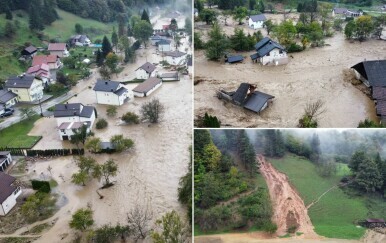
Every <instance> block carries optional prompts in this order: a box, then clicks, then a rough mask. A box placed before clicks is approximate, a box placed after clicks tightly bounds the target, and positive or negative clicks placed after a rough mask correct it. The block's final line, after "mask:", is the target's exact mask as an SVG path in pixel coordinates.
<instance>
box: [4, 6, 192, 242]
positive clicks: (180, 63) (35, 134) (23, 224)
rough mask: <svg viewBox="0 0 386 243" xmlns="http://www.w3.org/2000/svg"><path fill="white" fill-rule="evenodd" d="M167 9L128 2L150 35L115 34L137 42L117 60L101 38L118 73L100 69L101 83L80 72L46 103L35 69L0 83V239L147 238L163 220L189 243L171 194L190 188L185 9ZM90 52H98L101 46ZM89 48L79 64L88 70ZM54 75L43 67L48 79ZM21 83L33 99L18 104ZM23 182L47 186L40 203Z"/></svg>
mask: <svg viewBox="0 0 386 243" xmlns="http://www.w3.org/2000/svg"><path fill="white" fill-rule="evenodd" d="M177 2H178V1H177ZM177 5H178V6H177V8H175V7H176V6H174V7H171V6H170V5H163V4H160V5H156V4H154V5H146V6H145V5H144V6H142V7H141V6H136V8H138V11H140V13H141V14H142V16H137V15H135V14H133V15H135V18H132V19H136V21H143V18H144V16H143V12H147V13H146V14H148V15H149V16H148V18H149V20H150V23H151V35H150V36H145V37H137V39H136V38H135V37H133V36H129V37H121V38H127V39H128V40H129V43H131V45H132V44H133V43H137V42H138V47H137V49H135V50H134V51H133V52H134V54H131V55H134V56H135V58H134V59H132V60H131V61H129V62H126V61H125V62H124V61H123V60H124V59H126V57H127V52H128V51H130V50H128V49H124V48H123V50H122V49H121V48H118V46H117V43H116V44H113V42H114V40H112V41H111V42H112V44H111V45H112V48H111V53H112V54H111V53H110V54H108V55H112V56H113V55H116V56H117V60H118V61H117V66H116V68H117V69H119V72H114V70H113V69H110V67H108V69H110V71H111V73H110V74H109V75H106V74H105V73H103V71H101V69H104V68H105V65H107V64H105V65H102V66H101V67H97V66H96V65H95V64H94V66H93V65H91V66H90V68H89V72H90V73H89V75H88V76H87V77H84V78H79V80H77V83H76V85H74V86H72V87H70V88H69V89H68V90H67V91H66V92H64V93H62V94H60V95H58V96H57V97H56V96H54V97H48V96H49V95H48V94H47V93H46V89H44V94H43V90H40V89H41V87H42V86H44V85H45V84H44V81H43V78H42V76H44V75H41V73H42V72H39V73H38V74H36V75H35V74H33V76H32V75H31V76H30V75H29V74H23V73H15V74H14V78H13V79H12V81H10V80H11V78H6V80H5V86H4V87H5V88H4V89H3V90H1V91H0V92H2V93H0V94H1V95H2V96H0V98H7V100H6V101H5V103H4V104H3V103H1V104H0V107H1V108H3V109H4V111H3V110H1V111H2V113H1V114H5V112H8V113H10V114H9V115H3V116H1V118H0V129H1V130H0V144H1V146H0V168H1V169H0V178H1V180H0V188H1V190H0V204H1V207H0V208H1V209H2V210H0V212H2V213H1V214H0V224H1V228H0V242H123V241H125V242H153V241H154V239H156V238H157V237H161V239H162V237H164V236H163V235H162V231H163V229H165V227H168V225H164V224H162V223H157V220H162V219H164V218H165V217H174V218H173V219H174V220H175V221H171V223H175V224H178V227H179V228H178V229H179V230H177V231H176V232H175V234H176V235H175V236H176V237H178V238H179V239H180V240H181V242H191V230H190V227H191V223H190V220H191V219H189V217H188V210H190V207H189V205H188V204H187V203H186V200H185V203H183V201H184V200H183V199H181V196H180V194H181V193H180V191H181V190H184V187H186V186H189V185H188V184H191V180H190V179H185V182H183V178H184V176H185V175H187V174H188V175H189V170H190V168H191V167H190V165H189V164H190V163H191V159H190V157H191V153H190V146H191V143H192V142H191V140H192V134H191V129H192V126H193V124H192V119H191V117H192V110H193V108H192V99H193V98H192V54H193V53H192V47H193V46H192V35H191V30H190V28H191V26H192V25H191V23H189V22H190V21H191V12H192V11H191V6H189V4H188V5H187V4H186V3H185V2H183V3H182V1H181V3H177ZM144 9H145V10H144ZM176 9H177V10H176ZM61 13H62V12H61ZM2 15H4V14H2ZM0 16H1V15H0ZM141 17H142V20H141ZM145 19H146V17H145ZM128 21H130V20H128ZM137 23H138V22H137ZM189 24H190V25H189ZM126 26H127V24H126V23H125V28H127V27H126ZM129 26H130V24H129ZM110 27H111V29H112V28H113V27H112V24H111V26H110ZM133 31H135V30H133ZM124 33H126V30H125V31H124ZM66 38H70V36H67V37H66ZM107 38H108V39H109V38H110V36H107ZM138 38H142V39H138ZM87 39H88V38H87ZM90 39H91V40H89V41H90V43H88V44H87V47H86V45H84V47H79V45H80V44H79V43H78V44H77V45H76V46H71V45H69V44H67V45H66V44H65V45H64V46H65V47H66V48H69V52H68V55H69V56H71V54H73V51H72V50H79V49H83V48H84V49H85V50H86V48H87V50H88V48H90V49H92V48H91V46H92V45H93V44H94V40H95V39H92V38H90ZM121 40H122V39H120V40H119V44H118V45H121ZM155 40H156V41H155ZM159 41H161V42H160V44H159V45H158V43H157V42H159ZM123 43H125V41H124V40H123ZM122 45H124V44H122ZM82 46H83V44H82ZM96 46H97V47H99V50H100V51H102V50H103V49H104V43H102V44H100V46H99V45H97V44H96ZM93 50H94V51H95V52H94V54H95V55H93V56H92V57H91V58H90V56H89V57H88V58H89V59H91V64H92V63H93V62H98V61H97V59H98V55H99V54H98V52H99V51H96V50H98V48H93ZM40 52H43V53H47V51H37V54H36V55H37V56H39V55H42V54H43V53H42V54H40ZM51 55H52V53H51ZM54 55H57V54H56V53H54ZM33 58H34V57H31V59H33ZM61 59H62V61H63V59H65V57H63V58H61ZM89 61H90V60H89ZM105 62H109V61H108V57H106V61H105ZM60 65H63V64H60ZM42 66H43V68H45V67H44V65H41V66H40V68H41V67H42ZM64 68H65V70H66V71H67V70H68V68H67V67H66V63H65V64H64ZM114 68H115V67H114ZM59 70H60V68H59V69H58V70H56V69H55V70H50V71H51V74H53V73H55V74H56V79H58V78H59V77H58V76H59V75H57V74H58V72H60V71H59ZM0 72H1V71H0ZM43 73H44V72H43ZM30 77H31V78H30ZM23 79H24V80H23ZM26 79H29V81H26ZM53 80H55V79H54V77H51V78H50V82H52V81H53ZM58 82H59V81H58V80H56V83H58ZM19 83H20V84H21V85H19ZM54 83H55V82H52V84H54ZM52 84H51V83H50V84H49V85H52ZM23 85H30V86H29V89H28V90H29V91H30V93H29V94H30V97H32V98H36V99H34V100H33V101H31V102H23V101H22V100H20V98H21V97H22V95H21V94H20V92H21V91H20V90H21V89H22V88H23V87H22V86H23ZM35 85H36V87H35ZM40 92H41V94H40ZM3 93H4V95H3ZM35 93H38V94H36V97H33V95H35ZM31 94H33V95H31ZM46 97H48V98H46ZM0 100H1V99H0ZM2 101H3V100H2ZM151 105H153V106H151ZM146 108H148V109H147V110H146ZM3 112H4V113H3ZM146 112H147V113H146ZM41 113H42V117H40V114H41ZM150 113H151V114H150ZM145 114H148V115H147V116H146V115H145ZM149 114H150V115H149ZM154 116H156V117H157V118H156V119H154ZM123 117H129V118H128V119H127V120H124V119H123ZM101 120H103V121H101ZM102 123H104V124H107V125H100V124H102ZM99 126H101V127H99ZM23 132H24V133H25V134H23ZM113 138H115V140H114V139H113ZM75 139H78V141H77V142H74V140H75ZM93 142H94V144H92V143H93ZM25 144H29V145H30V146H27V147H26V146H25ZM89 144H91V145H89ZM83 162H84V163H89V164H88V165H87V166H86V167H87V169H84V168H85V167H84V164H83V167H82V163H83ZM86 171H87V172H86ZM31 181H38V184H44V183H45V182H46V183H48V184H49V186H48V188H49V190H48V191H49V193H48V195H47V194H46V193H43V192H41V190H43V191H44V190H46V189H41V188H42V187H44V186H42V187H39V186H37V187H35V186H36V185H31ZM35 183H36V182H35ZM33 184H34V183H33ZM45 186H47V185H45ZM190 188H191V187H190ZM187 195H188V196H189V195H190V193H187ZM26 204H27V205H26ZM3 209H4V210H3ZM169 226H171V225H169ZM173 237H174V236H173ZM158 239H159V238H158Z"/></svg>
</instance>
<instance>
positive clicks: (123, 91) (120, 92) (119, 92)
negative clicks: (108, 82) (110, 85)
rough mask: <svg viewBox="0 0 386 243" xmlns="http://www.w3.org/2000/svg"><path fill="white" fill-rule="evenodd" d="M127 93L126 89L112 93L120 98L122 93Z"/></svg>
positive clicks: (122, 88)
mask: <svg viewBox="0 0 386 243" xmlns="http://www.w3.org/2000/svg"><path fill="white" fill-rule="evenodd" d="M127 91H128V89H126V88H125V87H121V88H120V89H118V90H117V91H115V92H114V94H116V95H118V96H120V95H122V94H124V93H126V92H127Z"/></svg>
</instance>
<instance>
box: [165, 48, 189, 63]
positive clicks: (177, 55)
mask: <svg viewBox="0 0 386 243" xmlns="http://www.w3.org/2000/svg"><path fill="white" fill-rule="evenodd" d="M186 55H187V54H186V53H185V52H180V51H178V50H177V51H167V52H164V56H165V57H166V61H167V62H168V63H169V64H170V65H175V66H177V65H183V64H185V63H186Z"/></svg>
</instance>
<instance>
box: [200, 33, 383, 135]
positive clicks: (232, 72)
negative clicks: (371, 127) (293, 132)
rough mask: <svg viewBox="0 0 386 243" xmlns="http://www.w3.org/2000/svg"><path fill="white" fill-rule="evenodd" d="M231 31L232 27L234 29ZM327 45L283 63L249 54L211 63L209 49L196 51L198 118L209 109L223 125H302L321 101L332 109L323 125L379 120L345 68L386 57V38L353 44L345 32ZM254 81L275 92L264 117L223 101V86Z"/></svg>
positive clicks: (253, 82)
mask: <svg viewBox="0 0 386 243" xmlns="http://www.w3.org/2000/svg"><path fill="white" fill-rule="evenodd" d="M228 32H229V31H228ZM325 42H326V44H327V46H325V47H322V48H311V49H307V50H306V51H303V52H300V53H291V54H290V55H291V57H292V58H290V62H289V63H288V64H287V65H283V66H270V67H267V66H261V65H259V64H256V63H252V61H251V59H250V57H249V55H250V54H252V53H254V52H253V51H252V52H244V53H241V54H242V55H243V56H245V60H244V62H243V63H240V64H233V65H230V64H224V63H220V62H212V61H208V60H207V59H206V57H205V54H204V52H203V51H195V79H196V80H201V82H200V83H199V84H197V85H195V86H194V92H195V95H194V102H195V107H194V112H195V116H197V115H199V116H202V115H203V114H205V112H208V113H209V114H210V115H215V116H217V117H218V118H219V119H220V120H221V122H222V125H223V126H231V127H296V126H297V124H298V120H299V118H300V117H301V116H302V114H303V112H304V107H305V105H306V104H307V103H310V102H315V101H316V100H318V99H321V100H322V101H324V102H325V108H326V112H325V113H324V114H323V115H322V116H321V117H320V118H319V120H318V121H319V127H338V128H339V127H357V126H358V123H359V122H360V121H362V120H364V119H366V118H370V119H372V120H378V119H377V117H376V114H375V106H374V102H373V101H372V100H371V99H369V98H368V97H367V96H366V95H365V94H364V93H362V92H361V91H360V90H359V89H357V88H356V87H355V86H353V85H352V84H351V83H349V82H347V81H345V75H344V72H345V71H346V72H347V69H348V68H349V67H351V66H353V65H355V64H356V63H358V62H361V61H364V60H378V59H385V58H386V41H382V40H368V41H366V42H363V43H359V42H355V43H350V42H349V41H347V40H345V37H344V35H343V34H342V33H336V34H335V35H334V36H333V37H332V38H327V39H326V40H325ZM242 82H249V83H252V84H255V85H257V89H258V90H260V91H262V92H265V93H268V94H271V95H273V96H275V99H274V100H273V103H272V105H271V106H269V107H268V108H267V109H266V110H264V111H263V112H262V113H261V114H260V115H257V114H256V113H253V112H250V111H247V110H245V109H242V108H240V107H237V106H234V105H232V104H230V103H224V101H221V100H218V99H217V98H216V97H215V91H216V90H218V89H225V90H229V91H232V90H236V89H237V88H238V86H239V84H240V83H242Z"/></svg>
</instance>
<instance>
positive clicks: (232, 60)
mask: <svg viewBox="0 0 386 243" xmlns="http://www.w3.org/2000/svg"><path fill="white" fill-rule="evenodd" d="M242 61H244V57H243V56H242V55H236V56H226V57H225V62H227V63H231V64H232V63H238V62H242Z"/></svg>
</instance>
